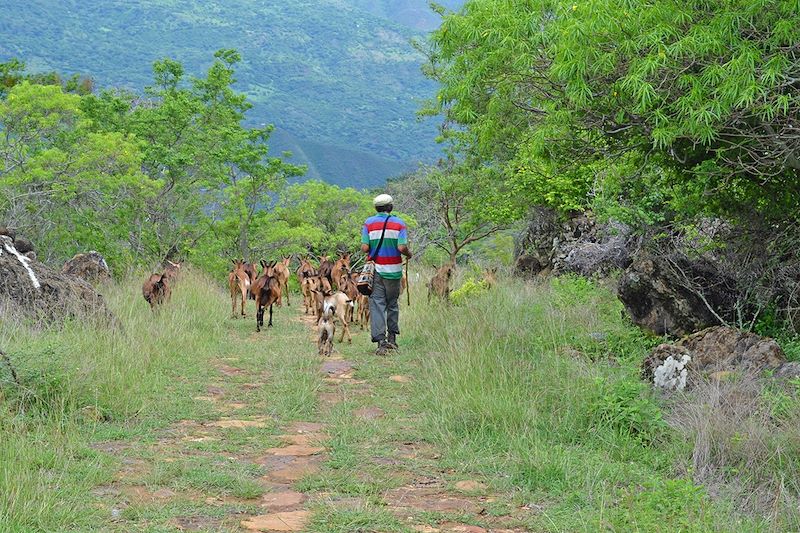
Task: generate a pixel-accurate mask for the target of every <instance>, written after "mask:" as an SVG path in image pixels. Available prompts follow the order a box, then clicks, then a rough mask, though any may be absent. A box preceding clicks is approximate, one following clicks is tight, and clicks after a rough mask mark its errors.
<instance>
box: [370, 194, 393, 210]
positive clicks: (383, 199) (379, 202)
mask: <svg viewBox="0 0 800 533" xmlns="http://www.w3.org/2000/svg"><path fill="white" fill-rule="evenodd" d="M392 202H393V199H392V197H391V196H389V195H388V194H380V195H378V196H376V197H375V199H374V200H373V201H372V204H373V205H374V206H375V207H383V206H385V205H389V204H391V203H392Z"/></svg>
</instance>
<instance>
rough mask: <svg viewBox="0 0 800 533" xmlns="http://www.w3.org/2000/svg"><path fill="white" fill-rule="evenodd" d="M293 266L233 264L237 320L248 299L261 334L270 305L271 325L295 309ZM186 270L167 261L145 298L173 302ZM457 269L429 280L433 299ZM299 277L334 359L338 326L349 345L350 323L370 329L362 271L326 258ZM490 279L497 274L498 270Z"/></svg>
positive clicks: (305, 266) (307, 308)
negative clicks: (282, 311) (278, 312)
mask: <svg viewBox="0 0 800 533" xmlns="http://www.w3.org/2000/svg"><path fill="white" fill-rule="evenodd" d="M291 264H292V258H291V257H286V258H284V259H283V260H281V261H273V262H271V263H268V262H266V261H260V262H259V263H258V264H255V263H248V262H246V261H244V260H243V259H237V260H233V268H232V269H231V271H230V272H229V273H228V286H229V288H230V295H231V314H232V316H233V317H237V316H238V315H237V307H238V308H239V314H240V315H241V316H242V317H247V312H246V311H245V307H246V303H247V301H248V300H255V303H256V331H261V328H262V327H264V312H265V310H266V309H267V307H269V321H268V322H267V326H272V316H273V306H274V305H277V306H278V307H281V306H282V305H283V299H284V298H286V305H287V306H289V305H291V302H290V296H289V295H290V291H289V278H290V276H291ZM259 266H260V270H259ZM180 268H181V265H180V263H173V262H171V261H167V266H166V268H165V269H164V271H163V272H161V273H157V274H153V275H151V276H150V277H149V278H148V279H147V280H146V281H145V283H144V285H143V286H142V295H143V296H144V299H145V300H146V301H147V302H148V303H149V304H150V307H151V308H152V309H155V308H156V307H157V306H159V305H160V304H162V303H164V302H166V301H168V300H169V298H170V295H171V293H172V286H173V284H174V282H175V280H176V279H177V276H178V273H179V272H180ZM453 268H454V267H453V265H452V264H445V265H444V266H442V267H440V268H439V269H438V270H437V271H436V273H435V274H434V276H433V277H432V278H431V280H430V282H428V300H429V301H430V299H431V297H432V296H437V297H439V298H442V299H443V300H448V299H449V296H450V279H451V277H452V275H453ZM295 274H296V276H297V281H298V282H299V285H300V291H301V294H302V295H303V306H304V313H305V314H311V315H314V318H315V320H316V323H317V325H318V333H319V337H318V346H319V352H320V355H330V354H331V352H332V350H333V337H334V334H335V332H336V325H335V323H336V322H338V323H339V324H340V325H341V326H342V333H341V337H340V339H339V342H344V338H345V336H346V337H347V340H348V342H349V343H352V336H351V334H350V324H353V323H358V324H360V326H361V329H362V330H363V329H364V328H366V327H367V326H368V325H369V320H370V310H369V297H368V296H364V295H363V294H361V293H359V292H358V289H357V288H356V279H357V278H358V272H356V271H355V269H353V268H352V265H351V254H350V253H344V254H341V256H340V257H339V259H337V260H336V261H333V260H331V259H330V258H329V257H328V256H323V257H322V258H320V260H319V265H318V266H316V267H315V266H314V265H313V264H312V263H311V261H310V260H309V258H308V257H303V258H300V259H299V266H298V267H297V269H296V270H295ZM487 275H492V276H493V272H490V273H487ZM407 287H408V279H407V277H406V274H405V273H404V274H403V280H402V284H401V294H402V293H403V292H404V291H406V290H407Z"/></svg>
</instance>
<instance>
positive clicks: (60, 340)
mask: <svg viewBox="0 0 800 533" xmlns="http://www.w3.org/2000/svg"><path fill="white" fill-rule="evenodd" d="M138 285H139V277H138V276H135V277H134V278H131V279H128V280H123V281H121V282H119V283H117V284H115V285H114V286H111V287H107V288H105V289H104V290H105V292H106V294H107V297H108V301H109V305H110V307H111V308H112V309H113V311H114V312H115V314H116V315H117V317H118V318H119V322H120V324H121V327H119V328H117V329H112V330H109V329H106V328H104V327H102V326H97V325H93V324H88V323H80V322H71V323H68V324H66V325H65V326H64V327H63V328H60V329H51V330H35V329H28V328H27V327H26V326H23V325H20V324H18V323H16V322H14V321H12V320H4V321H3V322H2V323H0V345H2V346H3V347H4V348H5V349H6V350H7V351H8V353H9V354H10V355H11V357H12V359H13V361H14V364H15V366H16V367H17V368H18V371H19V374H20V376H21V378H22V383H23V386H22V387H17V386H15V385H14V384H13V383H12V382H11V381H10V378H9V377H8V376H7V375H6V374H5V373H4V372H5V369H0V435H2V439H0V531H3V532H5V531H13V532H17V531H19V532H23V531H24V532H28V531H63V530H76V531H92V530H102V531H108V530H110V531H131V530H142V531H172V530H174V528H175V523H174V520H176V519H177V518H178V517H186V516H194V517H200V518H208V519H209V520H214V521H216V522H209V523H213V524H216V525H213V526H208V527H209V528H210V529H209V530H224V531H228V530H231V531H234V530H237V528H238V520H239V519H240V518H241V517H242V516H245V515H247V514H258V513H259V512H261V511H260V510H259V507H258V501H259V500H258V499H259V497H260V496H261V494H262V493H263V492H264V491H265V490H269V489H268V488H265V485H264V484H263V483H261V482H260V481H259V479H260V477H261V476H262V475H263V474H264V472H265V469H264V468H263V467H262V466H260V465H259V464H258V463H257V461H256V458H258V457H260V456H263V453H264V451H263V450H264V449H266V448H269V447H273V446H276V445H278V443H279V441H278V440H277V438H276V435H277V434H279V433H283V432H284V431H285V426H286V425H287V424H288V423H290V422H291V421H295V420H298V421H299V420H302V421H316V422H323V423H324V424H325V425H326V432H327V433H328V435H329V437H330V438H329V440H328V441H327V442H326V447H327V451H326V458H325V462H324V465H323V468H322V470H321V471H320V472H319V473H316V474H313V475H310V476H308V477H306V478H305V479H303V480H301V481H300V482H299V483H297V484H296V488H297V489H298V490H302V491H304V492H308V493H309V494H310V495H311V500H310V502H309V504H308V505H309V508H310V509H312V510H313V511H314V518H313V520H312V523H311V525H310V526H309V529H310V530H312V531H315V532H319V533H333V532H344V531H398V532H400V531H411V529H410V527H411V525H412V524H422V523H427V524H431V525H434V526H435V525H436V524H437V523H439V522H442V521H445V520H458V521H460V522H462V523H469V524H473V523H474V524H479V525H482V526H484V527H495V523H496V522H495V521H497V520H511V522H510V526H509V527H520V528H523V529H526V530H531V531H554V532H555V531H598V530H606V531H782V530H794V529H797V525H798V521H797V513H796V509H797V502H798V488H797V487H796V486H795V481H794V480H795V479H798V477H800V468H798V466H797V465H796V464H795V463H796V462H797V461H796V457H797V456H800V454H798V452H800V450H799V449H798V442H800V439H797V438H796V436H797V434H798V433H797V431H798V430H795V429H793V428H796V427H799V426H800V425H799V424H798V423H797V422H798V421H800V404H798V401H797V386H796V384H793V383H790V384H787V385H786V386H781V385H777V384H776V385H774V386H770V387H767V388H766V389H764V390H762V389H761V388H758V389H755V390H757V391H758V392H757V394H758V397H757V398H756V404H755V405H756V406H757V407H756V408H754V409H753V410H752V412H747V413H739V414H737V415H736V416H738V418H736V419H735V420H733V419H732V418H725V417H724V416H729V417H730V416H732V415H730V414H729V415H724V412H723V411H721V410H720V409H719V408H717V407H715V406H714V404H712V403H709V399H708V398H706V397H705V396H703V394H705V393H704V392H703V391H702V390H698V391H695V392H692V393H687V394H685V395H676V396H672V397H662V396H659V395H657V394H655V393H654V392H653V391H651V389H650V387H649V386H648V385H647V384H645V383H643V382H641V381H640V378H639V368H638V365H639V362H640V361H641V359H642V358H643V357H644V355H645V354H646V353H647V352H648V350H649V349H650V348H651V347H652V346H653V345H654V344H655V343H658V342H659V341H660V339H657V338H650V337H648V336H646V335H644V334H642V333H641V332H640V331H639V330H638V329H636V328H634V327H632V326H631V325H630V324H629V323H628V322H627V321H626V320H625V319H623V318H622V314H621V312H620V311H621V307H620V304H619V303H618V302H617V300H616V299H615V298H614V296H613V294H612V292H611V291H610V290H608V289H607V288H604V287H602V286H598V285H596V284H593V283H590V282H587V281H585V280H581V279H577V278H562V279H560V280H556V281H553V282H551V283H547V284H541V285H523V284H522V283H520V282H518V281H509V280H505V281H502V282H501V283H500V286H499V287H498V288H496V289H493V290H491V291H488V292H481V293H478V294H474V295H472V296H470V298H469V301H468V302H466V303H465V304H464V305H461V306H457V307H456V306H448V305H443V304H434V305H431V306H427V305H422V304H421V303H420V302H423V301H424V287H422V286H421V284H417V286H414V287H413V289H414V292H413V294H412V299H413V301H414V306H413V307H411V308H408V307H407V306H406V305H405V303H404V304H403V305H402V307H401V321H402V325H403V332H402V335H401V337H400V342H401V348H402V349H401V351H400V352H399V353H397V354H395V355H393V356H391V357H389V358H377V357H375V356H374V355H373V354H372V352H371V348H372V346H371V345H370V343H369V342H368V338H367V335H366V334H363V333H356V332H357V331H358V330H357V329H354V333H356V334H355V338H354V342H353V345H352V346H349V345H339V344H337V345H336V347H337V349H338V350H339V351H340V354H341V355H342V356H343V357H345V358H346V359H347V360H349V361H352V362H353V363H354V364H355V365H356V367H357V370H356V372H355V380H354V382H349V383H342V384H337V385H330V384H326V383H325V382H324V381H323V379H322V376H321V374H320V372H319V365H320V360H319V358H318V356H317V354H316V350H315V347H314V345H313V344H312V333H311V330H310V327H309V325H308V324H307V323H304V322H301V321H299V320H297V319H296V317H297V311H296V309H294V308H292V309H291V310H289V309H285V308H284V309H280V310H277V311H276V315H275V327H274V328H271V329H268V330H266V331H264V332H262V333H260V334H256V333H255V331H254V329H255V328H254V321H255V320H254V317H253V316H250V317H249V318H248V319H247V320H231V319H230V318H229V317H228V313H229V302H228V301H227V298H226V296H225V294H224V293H223V292H222V291H221V290H220V289H219V288H217V287H216V286H215V285H214V283H213V282H212V281H210V280H208V279H207V278H206V277H205V276H203V275H201V274H199V273H196V272H188V273H187V274H186V275H184V277H183V279H182V280H181V282H180V285H179V286H178V287H177V289H176V290H175V292H174V299H173V301H172V302H171V303H170V304H169V305H168V306H165V308H164V309H162V310H161V311H159V312H158V313H156V314H151V313H150V311H149V310H148V308H147V306H146V305H145V304H144V302H143V301H142V300H141V296H140V295H139V292H138V291H139V288H138ZM251 308H252V306H251ZM223 365H224V366H225V367H231V368H233V369H234V370H236V372H234V375H230V376H228V375H223V374H222V373H221V372H220V368H221V367H223ZM397 374H402V375H406V376H410V377H411V378H412V380H411V382H410V383H397V382H394V381H391V380H390V379H389V377H390V376H393V375H397ZM362 381H363V383H360V382H362ZM253 384H255V385H257V386H256V387H252V386H251V385H253ZM734 385H735V384H732V385H731V387H733V386H734ZM745 385H747V383H746V382H744V381H743V382H742V384H741V386H745ZM737 386H738V385H737ZM212 389H213V392H216V393H217V394H219V393H221V395H220V396H219V397H218V398H217V399H215V400H213V401H212V400H210V399H209V398H208V396H209V395H210V394H211V392H209V391H210V390H212ZM333 390H339V391H340V392H341V394H342V397H343V401H341V402H339V403H337V404H335V405H326V404H324V403H322V402H321V401H320V400H319V395H320V393H322V392H331V391H333ZM743 390H744V389H731V393H730V394H732V396H729V398H736V394H739V395H741V394H742V391H743ZM726 401H727V400H726ZM233 403H236V404H244V407H241V406H239V407H241V408H233V407H229V406H230V405H231V404H233ZM363 407H377V408H380V409H381V410H382V411H383V416H381V417H379V418H376V419H372V420H365V419H361V418H359V417H357V416H355V412H356V411H357V410H358V409H360V408H363ZM693 409H694V410H693ZM698 413H699V414H698ZM693 414H694V415H695V418H694V419H693V418H691V417H690V416H689V415H693ZM723 415H724V416H723ZM225 417H237V418H243V419H253V418H255V417H259V418H258V419H259V420H262V421H263V423H264V426H265V427H261V428H247V429H236V428H230V429H223V428H210V427H208V426H204V425H203V423H204V422H207V421H212V420H218V419H220V418H225ZM759 417H760V418H759ZM695 419H696V420H697V422H695V425H692V424H690V423H689V422H690V421H692V420H695ZM197 437H201V438H197ZM206 437H208V438H206ZM703 438H706V439H707V440H709V442H710V445H709V446H710V448H709V449H708V452H709V457H710V458H711V459H710V460H711V461H713V462H714V464H715V466H717V467H718V470H716V471H715V472H718V473H720V475H719V476H717V477H713V479H712V477H709V476H706V477H705V478H703V477H700V474H699V473H698V472H696V471H694V470H693V469H694V464H695V463H693V453H695V451H696V450H701V451H702V450H704V448H702V447H701V445H702V444H703V442H704V441H703ZM109 450H110V451H109ZM408 450H416V451H415V452H414V453H410V454H409V453H408ZM123 474H124V475H123ZM419 479H435V480H437V482H438V483H439V485H438V486H440V487H442V488H441V490H443V491H447V490H453V487H454V485H455V483H456V482H457V481H460V480H479V481H481V482H482V483H484V484H485V485H486V489H485V490H480V491H479V494H483V495H486V496H491V501H486V502H485V503H484V506H485V512H484V513H483V514H482V515H480V516H476V515H464V514H459V513H449V514H448V513H431V512H414V513H412V514H413V515H414V516H413V520H412V521H409V520H408V517H399V516H397V515H395V514H394V513H393V512H392V511H391V508H389V507H387V506H386V503H387V502H386V501H385V499H384V496H385V491H387V490H389V489H392V488H396V487H401V486H404V485H408V484H413V483H414V482H415V480H419ZM703 480H708V482H707V484H705V485H704V484H703V483H701V481H703ZM108 487H112V488H116V489H119V490H121V491H122V493H123V494H122V496H120V495H117V494H115V493H110V494H104V493H103V490H104V489H107V488H108ZM134 489H136V490H144V491H149V492H155V491H157V490H159V489H168V490H169V491H172V492H174V493H175V495H174V497H172V498H168V499H166V500H164V501H158V500H156V501H151V500H147V499H145V500H142V501H136V500H131V501H130V502H128V503H127V504H126V505H124V506H121V505H120V502H127V497H126V496H125V494H126V492H125V491H130V490H134ZM779 491H780V492H779ZM774 494H779V495H780V497H779V498H777V499H775V498H772V499H770V498H771V496H772V495H774ZM206 498H211V499H212V500H214V501H217V500H218V501H217V503H216V504H214V505H210V504H207V503H206V502H205V499H206ZM341 502H348V503H347V504H343V503H341ZM764 502H772V504H774V505H773V506H772V507H770V506H769V505H766V507H765V504H764ZM115 508H116V509H118V511H120V510H121V512H118V513H117V515H114V514H113V513H112V510H113V509H115ZM510 517H511V518H510ZM504 527H505V526H504Z"/></svg>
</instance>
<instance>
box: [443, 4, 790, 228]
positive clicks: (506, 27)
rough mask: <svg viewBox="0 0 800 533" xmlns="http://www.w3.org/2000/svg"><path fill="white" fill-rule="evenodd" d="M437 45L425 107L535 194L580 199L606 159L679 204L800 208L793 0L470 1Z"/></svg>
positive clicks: (683, 207)
mask: <svg viewBox="0 0 800 533" xmlns="http://www.w3.org/2000/svg"><path fill="white" fill-rule="evenodd" d="M430 44H431V48H430V50H429V55H430V58H431V63H430V65H429V68H428V73H429V75H431V76H432V77H433V78H435V79H436V80H438V81H440V82H441V84H442V88H441V90H440V91H439V94H438V99H437V101H436V102H434V103H432V105H431V106H430V108H429V110H428V111H430V112H439V113H442V114H443V116H444V117H445V134H446V135H447V136H449V137H452V138H454V139H456V140H458V141H459V142H460V143H461V144H462V145H463V146H465V147H466V149H467V150H468V151H469V152H471V153H473V154H476V155H477V156H479V157H480V158H481V160H483V161H484V162H487V163H489V164H493V165H500V166H501V167H502V169H503V173H504V177H505V179H508V180H510V181H511V182H515V181H516V182H517V183H518V184H519V186H521V187H524V186H526V185H530V184H534V185H537V187H534V188H532V189H529V192H530V194H531V198H532V199H533V200H535V201H539V200H545V202H543V203H547V200H548V199H547V198H544V197H543V195H542V194H541V191H547V190H548V189H550V187H548V185H549V184H553V185H554V187H553V188H552V189H554V190H556V191H560V192H558V193H557V195H558V196H559V198H555V200H556V202H555V204H556V205H557V206H559V207H560V206H562V205H563V206H565V207H569V206H570V205H573V206H581V205H583V206H585V205H587V204H588V203H590V202H591V200H592V197H591V195H592V194H593V193H594V192H596V190H597V189H598V188H602V187H603V186H604V180H605V177H606V176H605V172H606V170H607V169H609V168H610V169H611V173H612V174H617V175H619V174H620V173H622V174H625V175H627V176H628V178H627V179H628V180H629V182H631V183H633V182H635V181H637V180H642V181H645V182H647V183H648V186H646V187H644V188H642V190H643V192H648V191H651V190H652V189H653V188H659V189H660V190H661V191H663V192H664V196H665V202H666V204H664V205H662V206H660V207H661V208H669V209H670V210H671V211H672V215H678V216H681V215H689V216H691V215H693V214H696V213H698V212H705V213H718V214H725V215H728V216H736V214H737V213H739V212H741V211H742V210H746V211H758V212H760V213H762V214H763V215H764V216H769V217H773V218H775V217H780V216H785V215H786V214H787V213H796V212H797V207H800V205H798V202H800V200H798V199H799V198H800V194H798V192H800V164H798V160H797V157H796V155H795V154H796V152H797V150H798V147H800V144H798V143H800V136H798V135H797V134H796V131H797V129H798V127H799V126H800V124H798V123H797V122H796V117H797V115H798V112H799V111H800V98H798V88H800V81H798V80H799V79H800V75H799V74H800V11H798V10H797V6H796V3H795V2H793V1H788V0H760V1H755V2H754V1H752V0H735V1H733V2H729V1H722V0H711V1H710V2H709V1H705V0H703V1H700V0H697V1H688V2H676V1H673V0H663V1H662V0H659V1H657V2H635V1H632V0H598V1H593V2H590V3H574V2H572V1H570V2H555V3H554V2H551V1H544V0H536V1H528V0H510V1H509V0H471V1H470V2H468V3H467V4H466V6H465V7H464V9H463V10H462V11H461V12H459V13H453V14H449V15H447V16H446V17H445V20H444V23H443V24H442V26H441V28H440V29H439V30H438V31H437V32H435V33H434V34H433V37H432V40H431V43H430ZM455 126H460V128H459V127H455ZM617 177H618V176H617ZM520 178H521V179H520ZM615 179H616V178H615ZM568 184H574V186H572V187H570V186H566V185H568ZM542 185H544V186H542ZM626 188H627V187H621V188H619V189H620V190H622V191H623V192H624V190H625V189H626ZM551 200H552V199H551ZM633 201H634V202H635V201H637V198H633ZM550 203H552V201H551V202H550Z"/></svg>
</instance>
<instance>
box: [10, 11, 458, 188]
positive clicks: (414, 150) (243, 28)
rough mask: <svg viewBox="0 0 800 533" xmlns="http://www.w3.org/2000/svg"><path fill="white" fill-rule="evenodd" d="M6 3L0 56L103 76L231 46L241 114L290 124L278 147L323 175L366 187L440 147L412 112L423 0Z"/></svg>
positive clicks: (205, 60) (188, 60) (139, 79)
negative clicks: (244, 101)
mask: <svg viewBox="0 0 800 533" xmlns="http://www.w3.org/2000/svg"><path fill="white" fill-rule="evenodd" d="M443 3H445V4H449V5H450V6H449V7H453V6H456V5H458V4H460V3H461V2H460V1H456V0H449V1H445V2H443ZM2 11H3V12H4V13H5V14H6V16H3V17H0V61H2V60H3V59H8V58H10V57H17V58H19V59H21V60H23V61H25V62H26V63H28V65H29V66H30V67H31V68H32V69H36V70H55V71H58V72H62V73H65V74H72V73H81V74H86V75H89V76H92V77H93V78H94V79H95V80H96V82H97V84H98V85H99V86H123V87H127V88H131V89H135V90H141V89H142V88H143V87H144V86H145V85H147V84H149V83H151V79H152V78H151V70H150V69H151V65H152V63H153V61H154V60H156V59H159V58H162V57H165V56H169V57H173V58H175V59H177V60H179V61H181V62H183V63H184V65H185V66H186V69H187V72H188V73H190V74H195V75H199V74H202V72H203V71H204V70H205V68H207V66H208V65H209V64H210V62H211V60H212V54H213V52H214V51H216V50H217V49H219V48H236V49H238V50H239V51H240V52H241V53H242V55H243V58H244V60H243V62H242V64H240V65H239V69H238V71H237V77H238V83H237V87H238V88H239V89H240V90H242V91H244V92H246V93H247V94H248V97H249V98H250V99H251V101H252V102H253V103H254V108H253V109H252V110H251V112H250V115H249V117H248V120H249V121H250V122H252V123H257V124H260V123H274V124H275V125H276V126H277V127H279V128H281V129H282V130H283V131H285V132H293V133H292V137H293V138H292V139H289V138H288V137H287V136H285V135H283V136H276V143H277V145H279V146H277V148H279V149H284V148H290V149H293V150H294V151H296V152H298V158H300V157H301V155H300V153H302V154H303V156H304V157H305V158H307V160H308V162H309V163H310V167H311V168H312V169H313V171H314V172H315V173H316V174H318V175H319V177H321V178H323V179H325V180H328V181H332V182H336V183H340V182H342V180H353V183H354V184H362V185H364V186H374V185H375V184H379V183H381V182H382V181H383V180H385V179H386V178H387V177H388V176H391V175H393V174H395V173H397V172H398V171H402V170H401V169H405V168H408V167H409V166H413V165H414V164H415V162H417V161H420V160H423V161H430V160H434V159H435V158H437V157H438V155H439V147H438V146H437V145H436V144H435V142H434V138H435V135H436V124H435V121H433V120H426V121H423V122H419V121H417V120H416V116H415V112H416V111H417V109H418V108H419V106H420V102H421V101H422V100H423V99H426V98H430V97H432V96H433V94H434V92H435V86H434V84H433V83H432V82H430V81H429V80H427V79H425V78H424V76H423V75H422V74H421V71H420V66H421V64H422V62H423V61H424V58H423V57H422V56H421V55H420V54H419V53H418V52H416V51H415V50H414V49H413V47H412V46H411V45H410V44H409V42H410V40H411V39H414V38H419V37H421V36H423V35H424V33H423V31H421V30H429V29H430V28H432V27H435V25H436V24H437V20H438V15H436V14H435V13H433V12H430V11H429V10H428V8H427V0H391V1H390V0H369V1H368V0H316V1H313V2H312V1H310V0H298V1H291V2H287V1H285V0H226V2H224V3H221V2H218V1H215V0H183V1H180V2H177V1H175V0H140V1H137V2H130V1H129V0H103V1H102V2H85V1H83V0H81V1H79V0H4V1H3V9H2ZM10 14H13V15H11V16H8V15H10ZM273 152H274V150H273Z"/></svg>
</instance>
